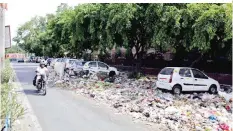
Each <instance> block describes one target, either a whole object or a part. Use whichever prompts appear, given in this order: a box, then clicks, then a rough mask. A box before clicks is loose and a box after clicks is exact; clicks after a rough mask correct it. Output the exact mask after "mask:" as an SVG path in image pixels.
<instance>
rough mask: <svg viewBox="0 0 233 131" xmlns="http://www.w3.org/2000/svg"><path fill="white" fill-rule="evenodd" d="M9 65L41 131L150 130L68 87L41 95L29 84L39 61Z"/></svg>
mask: <svg viewBox="0 0 233 131" xmlns="http://www.w3.org/2000/svg"><path fill="white" fill-rule="evenodd" d="M12 66H13V68H14V70H15V72H16V76H17V77H18V80H19V82H20V83H21V85H22V88H23V90H24V92H25V94H26V96H27V98H28V100H29V103H30V105H31V107H32V110H33V112H34V113H35V115H36V117H37V119H38V121H39V124H40V126H41V127H42V130H43V131H150V130H151V129H150V128H149V127H148V126H146V125H144V124H141V123H134V122H132V119H130V117H128V116H124V115H119V114H115V113H113V111H111V110H110V109H108V108H106V107H104V106H101V107H100V106H98V105H96V104H95V103H94V101H93V100H89V99H87V98H85V97H82V96H79V95H74V94H73V93H72V92H70V91H65V90H59V89H58V88H48V90H47V95H46V96H40V95H38V94H37V93H36V89H35V87H34V86H33V85H32V80H33V78H34V76H35V69H36V67H37V66H38V64H35V63H12ZM157 130H158V129H157ZM154 131H155V130H154Z"/></svg>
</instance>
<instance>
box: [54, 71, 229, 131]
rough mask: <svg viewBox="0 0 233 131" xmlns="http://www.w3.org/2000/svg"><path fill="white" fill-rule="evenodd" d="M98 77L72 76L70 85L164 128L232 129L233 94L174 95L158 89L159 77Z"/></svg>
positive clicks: (200, 130)
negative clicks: (112, 78) (157, 81)
mask: <svg viewBox="0 0 233 131" xmlns="http://www.w3.org/2000/svg"><path fill="white" fill-rule="evenodd" d="M99 80H100V79H99ZM99 80H98V79H92V78H88V79H85V78H77V79H70V82H72V81H74V83H76V84H70V86H71V87H69V88H74V89H76V90H75V91H76V92H77V93H80V94H83V95H87V96H90V97H91V98H94V99H96V100H97V101H100V102H104V103H108V104H109V105H111V106H113V107H114V108H115V109H116V110H118V111H119V112H122V113H126V114H131V115H132V116H133V118H134V119H140V120H143V121H148V122H153V123H156V124H162V125H164V127H166V128H167V129H164V130H174V131H176V130H177V131H187V130H197V131H212V130H222V131H223V130H229V131H230V129H232V125H231V123H232V118H231V115H232V112H231V109H232V96H230V95H229V94H227V93H225V92H219V95H212V94H208V93H198V94H197V93H194V94H181V95H179V96H174V95H172V94H171V93H164V92H162V91H161V90H159V89H157V88H156V85H155V81H156V80H155V79H151V78H148V77H144V78H141V79H139V80H136V79H128V78H127V74H123V75H121V76H119V77H115V78H114V80H112V81H111V80H110V78H107V79H104V81H102V80H103V79H101V81H99ZM59 82H60V83H62V82H63V83H64V81H59ZM59 82H57V83H59ZM219 123H223V124H219ZM161 131H162V130H161Z"/></svg>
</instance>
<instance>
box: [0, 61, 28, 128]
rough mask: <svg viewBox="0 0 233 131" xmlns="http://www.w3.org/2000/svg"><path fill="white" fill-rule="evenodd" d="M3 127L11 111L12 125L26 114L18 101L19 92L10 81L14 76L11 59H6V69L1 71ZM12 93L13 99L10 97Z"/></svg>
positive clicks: (0, 111) (0, 112)
mask: <svg viewBox="0 0 233 131" xmlns="http://www.w3.org/2000/svg"><path fill="white" fill-rule="evenodd" d="M1 76H2V77H1V78H2V79H1V85H0V87H1V110H0V114H1V120H2V121H1V128H2V127H3V126H4V124H5V119H6V115H7V114H9V113H11V125H12V124H13V123H14V121H15V120H16V119H18V118H19V117H20V116H22V115H23V114H24V108H23V107H22V106H21V104H20V103H18V101H17V94H16V93H15V92H14V91H13V88H14V86H13V84H12V83H8V82H9V80H10V79H11V78H13V77H14V74H13V69H12V68H11V66H10V62H9V60H6V63H5V69H3V70H2V71H1ZM9 94H11V99H9V98H10V97H9Z"/></svg>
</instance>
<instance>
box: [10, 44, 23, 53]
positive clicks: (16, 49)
mask: <svg viewBox="0 0 233 131" xmlns="http://www.w3.org/2000/svg"><path fill="white" fill-rule="evenodd" d="M7 53H25V51H24V50H23V49H21V48H20V47H19V46H16V45H12V46H11V48H8V49H6V54H7Z"/></svg>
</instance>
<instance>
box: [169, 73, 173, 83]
mask: <svg viewBox="0 0 233 131" xmlns="http://www.w3.org/2000/svg"><path fill="white" fill-rule="evenodd" d="M172 76H173V72H172V73H171V76H170V79H169V83H172Z"/></svg>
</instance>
